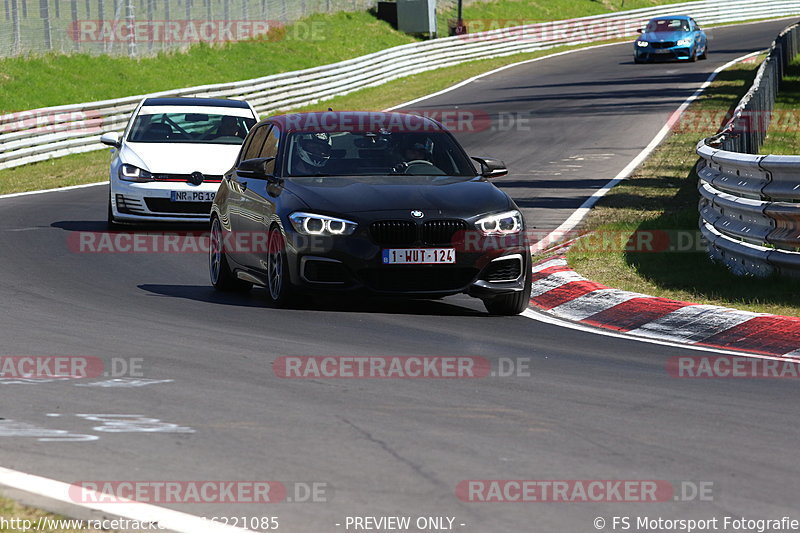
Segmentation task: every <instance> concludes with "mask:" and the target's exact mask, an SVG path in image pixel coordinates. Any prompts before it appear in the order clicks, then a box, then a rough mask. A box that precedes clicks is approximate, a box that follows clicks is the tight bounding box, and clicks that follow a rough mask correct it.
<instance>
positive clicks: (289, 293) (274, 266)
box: [267, 226, 296, 307]
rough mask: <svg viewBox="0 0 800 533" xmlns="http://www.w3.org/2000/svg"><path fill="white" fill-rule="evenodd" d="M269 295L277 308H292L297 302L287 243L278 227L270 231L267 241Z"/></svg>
mask: <svg viewBox="0 0 800 533" xmlns="http://www.w3.org/2000/svg"><path fill="white" fill-rule="evenodd" d="M267 294H269V297H270V300H272V303H273V304H274V305H275V306H276V307H290V306H291V305H292V304H293V303H294V302H295V301H296V295H295V291H294V288H293V287H292V283H291V280H290V277H289V260H288V259H287V257H286V241H284V240H283V234H282V233H281V230H280V229H279V228H278V227H277V226H273V227H272V228H271V229H270V230H269V237H268V239H267Z"/></svg>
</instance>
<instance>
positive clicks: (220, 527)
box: [0, 467, 250, 533]
mask: <svg viewBox="0 0 800 533" xmlns="http://www.w3.org/2000/svg"><path fill="white" fill-rule="evenodd" d="M0 485H2V486H4V487H8V488H11V489H16V490H19V491H22V492H26V493H30V494H35V495H37V496H41V497H44V498H46V499H49V500H55V501H58V502H60V503H64V504H67V505H70V506H76V507H80V508H82V509H86V510H90V511H97V512H100V513H104V514H109V515H113V516H117V517H122V518H125V519H128V520H131V521H138V522H144V523H158V524H159V525H160V526H162V527H163V528H164V530H166V531H172V532H175V533H206V532H207V533H242V532H248V531H250V530H249V529H240V528H236V527H232V526H228V525H226V524H223V523H221V522H214V521H211V520H204V519H203V518H200V517H199V516H195V515H191V514H187V513H182V512H180V511H173V510H172V509H166V508H164V507H158V506H155V505H150V504H147V503H139V502H135V501H130V502H129V503H127V502H126V503H91V504H89V503H79V502H76V501H73V499H72V498H70V497H69V494H70V487H73V485H70V484H69V483H64V482H62V481H56V480H53V479H48V478H44V477H40V476H34V475H32V474H25V473H23V472H17V471H15V470H10V469H8V468H3V467H0ZM73 490H74V489H73ZM80 492H81V494H82V495H89V496H91V497H92V498H94V499H98V500H99V501H102V499H103V494H101V493H99V492H95V491H91V490H87V489H84V488H81V489H80Z"/></svg>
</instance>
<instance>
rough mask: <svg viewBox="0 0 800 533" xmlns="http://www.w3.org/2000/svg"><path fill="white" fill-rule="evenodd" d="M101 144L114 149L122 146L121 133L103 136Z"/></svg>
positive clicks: (110, 133) (108, 133)
mask: <svg viewBox="0 0 800 533" xmlns="http://www.w3.org/2000/svg"><path fill="white" fill-rule="evenodd" d="M100 142H101V143H103V144H105V145H108V146H113V147H114V148H119V147H120V146H122V143H121V142H120V140H119V133H116V132H113V131H111V132H106V133H104V134H102V135H101V136H100Z"/></svg>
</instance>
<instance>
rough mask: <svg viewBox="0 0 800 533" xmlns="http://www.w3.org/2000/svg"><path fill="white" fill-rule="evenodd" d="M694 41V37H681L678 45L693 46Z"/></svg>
mask: <svg viewBox="0 0 800 533" xmlns="http://www.w3.org/2000/svg"><path fill="white" fill-rule="evenodd" d="M693 42H694V39H681V40H680V41H678V46H691V44H692V43H693Z"/></svg>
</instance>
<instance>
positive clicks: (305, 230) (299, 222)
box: [289, 213, 358, 236]
mask: <svg viewBox="0 0 800 533" xmlns="http://www.w3.org/2000/svg"><path fill="white" fill-rule="evenodd" d="M289 220H290V221H291V222H292V226H294V229H295V231H297V232H298V233H302V234H303V235H325V236H336V235H352V234H353V232H354V231H355V230H356V228H357V227H358V224H356V223H355V222H351V221H349V220H344V219H343V218H335V217H329V216H325V215H315V214H313V213H292V214H291V215H290V216H289Z"/></svg>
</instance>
